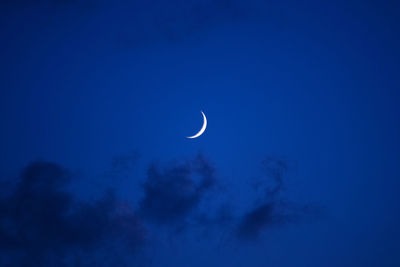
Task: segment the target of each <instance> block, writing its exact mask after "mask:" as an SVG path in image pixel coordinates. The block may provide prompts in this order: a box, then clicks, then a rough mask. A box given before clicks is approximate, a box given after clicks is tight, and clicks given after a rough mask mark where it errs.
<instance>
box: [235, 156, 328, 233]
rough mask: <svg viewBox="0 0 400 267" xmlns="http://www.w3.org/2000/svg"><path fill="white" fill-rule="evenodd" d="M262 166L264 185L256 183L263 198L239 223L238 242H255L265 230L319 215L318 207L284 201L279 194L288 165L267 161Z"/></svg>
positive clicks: (276, 161) (320, 212) (280, 161)
mask: <svg viewBox="0 0 400 267" xmlns="http://www.w3.org/2000/svg"><path fill="white" fill-rule="evenodd" d="M262 165H263V169H264V170H265V171H266V174H267V175H266V177H265V180H266V181H265V183H264V182H260V183H257V189H258V188H259V187H262V188H263V196H262V197H261V199H258V201H257V204H256V205H255V206H254V207H253V208H251V209H250V210H249V211H248V212H246V213H245V214H244V215H243V217H242V218H241V219H240V221H239V224H238V227H237V229H236V235H237V237H238V238H239V239H241V240H255V239H257V238H259V237H260V235H261V234H262V233H263V231H264V230H266V229H268V228H271V227H274V226H280V225H283V224H286V223H290V222H299V221H301V220H303V219H306V218H315V217H316V216H319V215H321V214H322V210H321V208H320V207H318V206H317V205H312V204H306V205H303V204H297V203H294V202H289V201H286V200H284V199H283V197H282V194H281V193H282V191H283V190H284V189H285V187H284V174H285V172H286V171H287V170H288V167H289V166H288V163H287V161H285V160H282V159H278V158H273V157H268V158H266V159H265V160H263V161H262Z"/></svg>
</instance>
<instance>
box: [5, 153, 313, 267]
mask: <svg viewBox="0 0 400 267" xmlns="http://www.w3.org/2000/svg"><path fill="white" fill-rule="evenodd" d="M129 159H130V158H129ZM117 162H120V160H117ZM122 162H125V157H124V160H123V161H122ZM263 164H264V167H265V169H266V170H267V174H268V175H266V176H265V177H263V178H264V179H266V180H269V181H272V185H271V184H270V186H263V188H262V189H263V192H264V195H263V196H262V197H261V199H255V204H254V205H253V206H251V207H249V208H248V209H247V211H245V212H244V213H243V214H238V212H237V211H235V209H234V206H235V199H230V202H229V203H226V205H225V206H224V205H220V203H218V201H217V200H216V198H213V189H215V188H216V187H217V185H218V180H217V177H216V169H215V168H214V166H213V165H212V164H211V163H210V162H209V161H208V160H207V159H206V158H205V157H204V156H202V155H198V156H197V157H195V158H193V159H188V160H185V161H183V162H179V163H172V164H166V165H160V164H156V163H152V164H151V165H150V166H149V167H148V171H147V176H146V178H145V180H144V182H143V184H142V190H143V196H142V198H141V199H140V201H139V203H138V205H137V208H136V209H133V208H132V206H134V205H133V203H130V202H128V201H125V200H122V199H120V198H119V197H118V196H117V194H116V193H113V191H107V192H104V194H103V195H102V196H99V198H98V200H96V201H93V202H82V201H79V200H78V199H77V198H76V196H75V195H73V194H72V193H70V192H69V191H68V187H69V185H70V183H71V182H73V181H72V180H73V178H74V177H73V176H72V175H71V174H70V172H69V171H68V170H66V169H64V168H63V167H61V166H59V165H58V164H55V163H50V162H34V163H32V164H30V165H29V166H27V167H26V168H25V169H24V170H22V172H21V175H20V177H19V181H18V183H17V184H16V185H15V186H14V188H12V190H8V191H6V192H4V193H5V194H3V195H2V196H1V198H0V250H1V251H2V252H1V253H0V260H1V262H3V263H4V264H8V265H9V266H76V265H74V264H77V263H78V266H86V265H88V266H93V265H96V266H110V265H116V266H124V264H131V263H132V262H137V261H138V259H137V256H138V255H140V254H141V253H138V252H139V251H142V252H143V251H145V250H146V247H147V245H148V244H150V243H152V242H159V241H160V239H159V238H154V233H152V231H153V230H155V231H156V232H159V231H163V230H162V229H164V230H165V229H173V230H176V229H180V230H181V231H180V232H182V231H185V232H186V233H188V234H189V235H190V233H192V232H191V231H192V230H195V229H208V228H209V229H213V230H215V229H217V230H218V231H221V232H222V231H224V232H226V231H227V230H228V229H231V230H230V232H231V233H233V234H232V237H233V238H235V239H236V240H237V242H239V243H241V242H242V241H246V242H248V241H252V240H256V239H259V238H260V237H261V236H262V234H263V233H264V231H265V230H266V229H268V228H270V227H273V226H279V225H283V224H286V223H289V222H295V221H297V220H298V219H299V218H302V217H304V216H309V215H310V214H314V210H312V209H310V208H309V207H310V206H304V205H299V204H296V203H289V202H285V201H283V200H282V198H281V196H280V195H281V191H282V189H283V188H284V186H283V174H284V172H285V170H286V169H287V165H286V163H285V162H284V161H280V160H276V159H272V158H269V159H267V160H265V161H264V162H263ZM117 165H118V166H119V165H120V164H119V163H118V164H117ZM122 165H123V166H125V164H122ZM123 169H125V167H123ZM267 184H268V183H267ZM206 196H207V200H208V201H210V199H211V203H208V205H210V207H209V208H210V209H209V212H206V213H204V210H201V209H200V206H201V203H202V201H203V200H204V199H205V198H206ZM213 201H215V203H213ZM227 207H230V208H227ZM158 228H159V229H158ZM160 229H161V230H160ZM173 233H174V235H175V237H176V235H177V234H178V232H176V231H173ZM149 236H153V238H150V237H149ZM204 238H206V237H204ZM105 251H106V252H105Z"/></svg>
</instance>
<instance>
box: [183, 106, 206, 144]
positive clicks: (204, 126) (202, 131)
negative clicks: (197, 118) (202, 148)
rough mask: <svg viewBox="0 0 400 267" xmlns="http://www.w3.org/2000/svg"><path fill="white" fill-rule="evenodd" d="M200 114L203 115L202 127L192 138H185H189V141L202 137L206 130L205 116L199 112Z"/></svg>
mask: <svg viewBox="0 0 400 267" xmlns="http://www.w3.org/2000/svg"><path fill="white" fill-rule="evenodd" d="M201 114H202V115H203V126H202V127H201V129H200V131H199V132H198V133H197V134H195V135H193V136H188V137H186V138H190V139H193V138H197V137H199V136H200V135H202V134H203V133H204V131H205V130H206V128H207V118H206V115H204V112H203V111H201Z"/></svg>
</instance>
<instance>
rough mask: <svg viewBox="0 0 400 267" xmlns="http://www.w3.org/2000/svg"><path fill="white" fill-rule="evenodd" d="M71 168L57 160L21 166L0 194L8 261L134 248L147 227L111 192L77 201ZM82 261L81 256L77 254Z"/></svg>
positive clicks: (51, 260) (60, 259)
mask: <svg viewBox="0 0 400 267" xmlns="http://www.w3.org/2000/svg"><path fill="white" fill-rule="evenodd" d="M70 181H71V175H70V173H69V172H68V171H67V170H65V169H63V168H62V167H60V166H59V165H57V164H54V163H49V162H35V163H32V164H30V165H29V166H28V167H26V168H25V169H24V170H23V172H22V174H21V176H20V180H19V183H18V184H17V185H16V187H15V188H14V191H13V192H12V193H11V194H9V195H7V196H5V197H3V198H1V199H0V250H1V251H2V253H0V260H2V261H3V262H8V264H9V265H10V266H14V265H15V266H28V265H29V266H60V265H62V263H65V262H66V261H68V259H71V258H72V259H73V258H75V260H78V259H76V257H78V256H77V255H84V256H85V257H84V258H88V257H89V258H90V257H93V255H94V254H95V253H96V251H98V249H99V248H101V247H104V246H110V245H111V244H112V245H113V247H114V249H115V250H116V251H118V250H129V251H130V252H131V253H134V252H135V251H136V250H137V249H138V248H139V247H141V246H142V245H144V243H145V240H146V229H145V227H144V225H143V224H142V222H141V221H140V219H139V217H137V216H136V215H135V214H134V212H133V211H132V209H131V208H129V206H128V205H126V204H124V203H122V202H121V201H119V200H118V199H117V198H116V197H115V195H114V194H113V193H112V192H109V193H107V194H105V195H104V196H103V197H102V198H101V199H99V200H98V201H96V202H94V203H82V202H78V201H76V199H75V198H74V196H73V195H72V194H71V193H68V192H67V186H68V184H69V182H70ZM79 261H81V259H79Z"/></svg>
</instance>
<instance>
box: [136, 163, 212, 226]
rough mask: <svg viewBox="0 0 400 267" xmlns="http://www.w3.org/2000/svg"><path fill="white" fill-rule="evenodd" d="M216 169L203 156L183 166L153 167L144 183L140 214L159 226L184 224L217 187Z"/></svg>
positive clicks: (153, 165) (154, 165) (155, 165)
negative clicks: (210, 191)
mask: <svg viewBox="0 0 400 267" xmlns="http://www.w3.org/2000/svg"><path fill="white" fill-rule="evenodd" d="M214 172H215V170H214V168H213V167H212V166H211V165H210V163H209V162H208V161H207V160H206V159H205V158H204V157H203V156H201V155H199V156H198V157H197V158H195V159H194V160H189V161H187V162H185V163H183V164H177V165H173V166H167V167H166V168H161V167H160V166H158V165H157V164H152V165H151V166H150V168H149V170H148V173H147V179H146V181H145V182H144V184H143V189H144V194H145V195H144V198H143V199H142V201H141V202H140V208H139V212H140V214H142V215H143V216H144V218H146V219H148V220H149V221H152V222H155V223H159V224H170V223H176V222H183V221H184V220H185V218H186V216H187V215H189V214H190V213H191V211H193V210H194V209H195V208H196V207H197V206H198V204H199V202H200V201H201V199H202V198H203V197H204V195H205V194H206V193H207V191H209V190H210V189H211V188H212V187H213V186H214V184H215V175H214Z"/></svg>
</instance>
